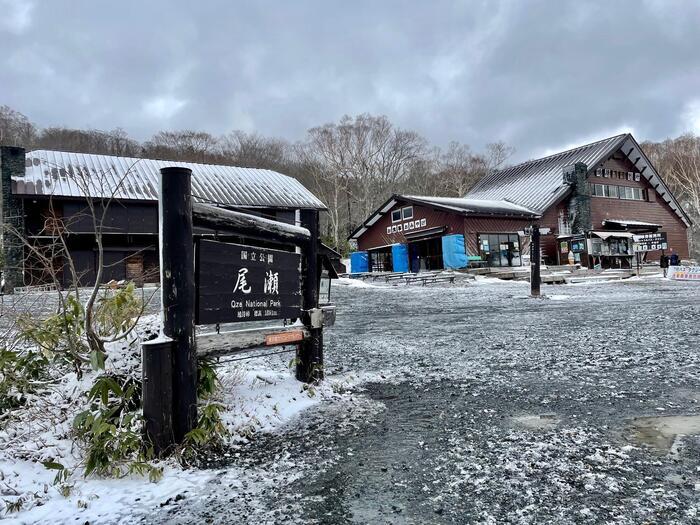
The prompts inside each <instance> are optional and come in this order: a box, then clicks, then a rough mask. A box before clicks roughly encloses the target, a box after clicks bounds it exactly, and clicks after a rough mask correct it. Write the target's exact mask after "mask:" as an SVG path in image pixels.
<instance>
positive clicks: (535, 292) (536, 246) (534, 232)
mask: <svg viewBox="0 0 700 525" xmlns="http://www.w3.org/2000/svg"><path fill="white" fill-rule="evenodd" d="M530 230H531V236H532V242H531V243H530V295H531V296H532V297H539V296H540V262H541V257H540V225H539V224H533V225H532V226H531V227H530Z"/></svg>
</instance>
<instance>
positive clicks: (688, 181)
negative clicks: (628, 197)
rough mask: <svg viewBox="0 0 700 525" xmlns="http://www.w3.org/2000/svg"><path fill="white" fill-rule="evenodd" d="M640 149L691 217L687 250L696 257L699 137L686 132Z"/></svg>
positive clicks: (698, 247)
mask: <svg viewBox="0 0 700 525" xmlns="http://www.w3.org/2000/svg"><path fill="white" fill-rule="evenodd" d="M642 148H643V149H644V152H645V153H646V154H647V155H648V156H649V157H650V160H651V161H652V162H653V163H654V166H656V168H657V169H658V170H659V172H660V173H661V176H662V177H663V178H664V180H665V181H666V183H667V184H668V185H669V187H670V189H671V191H672V192H673V194H674V195H675V197H676V198H677V199H678V200H679V201H680V203H681V204H682V205H683V207H684V209H685V211H686V212H687V213H688V215H689V216H690V217H691V219H692V221H693V225H692V226H691V227H690V235H689V240H690V251H691V254H692V255H693V256H694V257H700V137H697V136H695V135H693V134H690V133H687V134H684V135H681V136H680V137H677V138H675V139H668V140H665V141H664V142H661V143H652V142H645V143H643V144H642Z"/></svg>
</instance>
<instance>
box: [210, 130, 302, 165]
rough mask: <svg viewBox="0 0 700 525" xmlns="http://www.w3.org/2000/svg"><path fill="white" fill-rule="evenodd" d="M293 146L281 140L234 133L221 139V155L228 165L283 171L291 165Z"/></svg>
mask: <svg viewBox="0 0 700 525" xmlns="http://www.w3.org/2000/svg"><path fill="white" fill-rule="evenodd" d="M290 151H291V146H290V145H289V143H288V142H286V141H284V140H281V139H273V138H268V137H263V136H262V135H258V134H257V133H245V132H243V131H232V132H231V133H229V134H227V135H224V136H223V137H221V139H219V153H220V154H221V156H222V158H223V159H224V160H225V162H226V163H227V164H232V165H235V166H243V167H247V168H265V169H271V170H283V169H285V168H286V167H287V166H288V165H289V163H290V158H289V157H290Z"/></svg>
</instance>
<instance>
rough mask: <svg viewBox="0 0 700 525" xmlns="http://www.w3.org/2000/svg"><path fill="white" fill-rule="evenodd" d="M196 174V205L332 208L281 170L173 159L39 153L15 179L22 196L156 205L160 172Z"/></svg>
mask: <svg viewBox="0 0 700 525" xmlns="http://www.w3.org/2000/svg"><path fill="white" fill-rule="evenodd" d="M168 166H183V167H186V168H190V169H191V170H192V196H193V198H194V200H195V201H199V202H209V203H216V204H221V205H225V206H244V207H262V208H292V209H307V208H311V209H319V210H324V209H326V206H325V205H324V204H323V203H322V202H321V201H320V200H319V199H318V198H316V196H314V194H313V193H311V192H310V191H309V190H307V189H306V188H305V187H304V186H303V185H302V184H301V183H300V182H299V181H298V180H296V179H294V178H292V177H288V176H287V175H282V174H281V173H278V172H276V171H271V170H264V169H256V168H238V167H234V166H221V165H216V164H196V163H193V162H174V161H167V160H154V159H138V158H130V157H114V156H109V155H91V154H85V153H66V152H61V151H48V150H37V151H29V152H27V154H26V168H25V173H24V176H23V177H22V176H13V177H12V192H13V193H15V194H18V195H42V196H56V197H85V196H86V195H88V194H89V195H90V196H91V197H94V198H109V197H110V196H112V195H113V196H114V198H116V199H130V200H139V201H155V200H157V199H158V177H159V174H160V168H164V167H168Z"/></svg>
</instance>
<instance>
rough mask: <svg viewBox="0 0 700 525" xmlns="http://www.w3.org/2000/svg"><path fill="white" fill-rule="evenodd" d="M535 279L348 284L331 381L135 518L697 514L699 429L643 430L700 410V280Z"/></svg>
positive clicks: (632, 517)
mask: <svg viewBox="0 0 700 525" xmlns="http://www.w3.org/2000/svg"><path fill="white" fill-rule="evenodd" d="M528 291H529V290H528V287H527V284H522V283H513V282H511V283H502V284H489V285H467V286H443V287H437V286H436V287H432V288H422V287H407V286H398V287H388V288H387V287H383V288H354V287H353V288H350V287H337V289H336V290H335V294H334V295H335V298H334V301H335V302H336V304H337V306H338V321H337V324H336V326H335V327H333V328H332V329H330V330H328V331H327V333H326V367H327V373H328V377H329V381H330V382H332V383H333V384H334V387H335V388H336V390H338V395H336V396H331V397H329V398H328V399H326V400H324V401H323V402H322V403H320V404H319V405H317V406H315V407H314V408H312V409H310V410H308V411H306V412H304V413H302V414H301V415H300V416H299V417H298V418H296V419H295V420H293V421H291V422H290V423H289V424H288V425H286V426H285V427H284V428H282V429H281V430H280V431H278V432H275V433H273V434H267V435H261V436H259V437H257V438H256V439H255V440H253V441H252V442H250V443H247V444H243V445H241V446H239V447H235V448H234V449H233V450H232V454H233V457H234V459H233V460H232V461H231V462H230V463H228V464H225V465H223V466H222V465H217V468H216V477H215V479H214V480H213V481H212V482H211V483H208V484H207V485H205V486H203V487H199V488H197V489H193V490H192V491H190V492H188V493H185V494H183V495H182V498H181V499H179V500H178V501H174V500H173V501H170V502H167V503H165V504H164V505H163V506H162V507H160V508H158V509H156V510H155V511H154V512H153V513H152V514H150V515H149V516H145V517H143V516H142V517H141V521H142V522H144V523H192V522H210V523H255V524H262V523H328V524H344V523H409V524H413V523H416V524H418V523H700V438H698V437H697V436H692V435H690V436H685V437H684V436H680V437H678V438H677V439H676V440H675V441H674V442H673V446H672V447H671V448H670V449H665V448H659V447H658V446H652V444H650V443H645V442H644V440H640V439H639V438H638V437H637V435H636V434H635V432H634V421H635V419H634V418H636V417H644V416H655V417H658V416H662V417H663V416H665V415H691V416H692V415H700V375H699V373H698V372H699V365H700V297H699V296H700V286H698V285H697V284H694V283H679V282H671V281H665V280H660V279H644V280H641V281H624V282H619V283H606V284H585V285H566V286H544V287H543V293H544V294H545V295H547V296H549V297H548V298H543V299H533V298H530V297H529V296H528ZM358 377H360V378H362V379H358ZM346 379H347V382H346Z"/></svg>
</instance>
